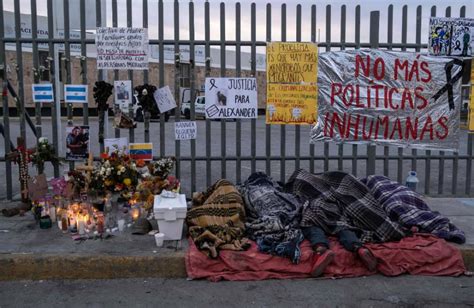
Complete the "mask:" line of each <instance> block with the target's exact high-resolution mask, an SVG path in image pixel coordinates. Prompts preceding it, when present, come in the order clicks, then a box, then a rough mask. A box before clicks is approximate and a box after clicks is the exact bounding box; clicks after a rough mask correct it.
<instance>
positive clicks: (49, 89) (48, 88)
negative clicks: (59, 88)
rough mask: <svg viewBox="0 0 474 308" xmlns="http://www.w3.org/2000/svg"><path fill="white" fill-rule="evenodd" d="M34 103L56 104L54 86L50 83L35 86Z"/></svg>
mask: <svg viewBox="0 0 474 308" xmlns="http://www.w3.org/2000/svg"><path fill="white" fill-rule="evenodd" d="M32 88H33V102H35V103H52V102H54V96H53V85H52V84H50V83H42V84H33V85H32Z"/></svg>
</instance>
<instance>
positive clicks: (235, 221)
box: [186, 180, 250, 258]
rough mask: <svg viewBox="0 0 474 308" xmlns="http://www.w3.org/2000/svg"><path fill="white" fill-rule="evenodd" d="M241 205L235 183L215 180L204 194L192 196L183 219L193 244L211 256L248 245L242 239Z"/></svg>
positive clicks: (244, 247)
mask: <svg viewBox="0 0 474 308" xmlns="http://www.w3.org/2000/svg"><path fill="white" fill-rule="evenodd" d="M244 220H245V208H244V205H243V200H242V197H241V196H240V194H239V192H238V191H237V189H236V188H235V186H234V185H233V184H232V183H231V182H229V181H227V180H219V181H217V182H216V183H215V184H214V185H212V186H211V187H209V189H208V190H207V191H206V192H204V193H197V194H196V195H195V196H194V198H193V207H192V208H191V209H190V210H189V211H188V213H187V216H186V222H187V224H188V228H189V234H190V236H191V238H192V239H193V241H194V243H195V244H196V247H198V248H199V249H200V250H201V251H203V252H204V253H206V254H207V255H208V256H210V257H211V258H217V257H218V255H219V251H220V250H222V249H226V250H245V249H247V248H248V247H250V244H249V243H248V240H247V239H246V238H244V231H245V226H244Z"/></svg>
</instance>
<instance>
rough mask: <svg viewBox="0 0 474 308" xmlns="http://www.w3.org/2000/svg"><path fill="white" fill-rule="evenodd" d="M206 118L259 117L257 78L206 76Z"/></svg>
mask: <svg viewBox="0 0 474 308" xmlns="http://www.w3.org/2000/svg"><path fill="white" fill-rule="evenodd" d="M205 89H206V118H208V119H251V118H257V116H258V112H257V111H258V110H257V108H258V107H257V105H258V104H257V80H256V79H255V78H206V88H205Z"/></svg>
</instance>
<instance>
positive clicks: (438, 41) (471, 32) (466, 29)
mask: <svg viewBox="0 0 474 308" xmlns="http://www.w3.org/2000/svg"><path fill="white" fill-rule="evenodd" d="M429 31H430V34H429V41H428V52H429V53H430V54H431V55H434V56H462V57H470V56H472V55H473V49H474V19H472V18H448V17H431V18H430V27H429Z"/></svg>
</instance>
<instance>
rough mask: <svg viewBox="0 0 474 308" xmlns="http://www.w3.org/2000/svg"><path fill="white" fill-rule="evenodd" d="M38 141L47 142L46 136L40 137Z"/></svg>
mask: <svg viewBox="0 0 474 308" xmlns="http://www.w3.org/2000/svg"><path fill="white" fill-rule="evenodd" d="M38 143H48V138H47V137H40V138H39V139H38Z"/></svg>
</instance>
